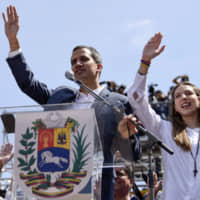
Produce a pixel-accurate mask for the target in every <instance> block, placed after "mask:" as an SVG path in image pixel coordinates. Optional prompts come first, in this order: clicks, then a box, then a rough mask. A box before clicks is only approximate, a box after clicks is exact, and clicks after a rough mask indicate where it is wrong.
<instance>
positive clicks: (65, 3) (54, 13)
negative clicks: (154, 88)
mask: <svg viewBox="0 0 200 200" xmlns="http://www.w3.org/2000/svg"><path fill="white" fill-rule="evenodd" d="M10 4H12V5H15V6H16V8H17V10H18V14H19V17H20V30H19V34H18V38H19V40H20V44H21V47H22V50H23V53H24V55H25V57H26V60H27V62H28V63H29V65H30V67H31V68H32V70H33V72H34V73H35V77H36V78H37V79H39V80H41V81H43V82H45V83H46V84H47V85H48V86H49V87H50V88H56V87H58V86H60V85H72V86H75V85H73V83H71V82H70V81H68V80H66V79H65V77H64V72H65V70H66V69H70V56H71V50H72V48H73V47H74V46H75V45H79V44H86V45H91V46H94V47H96V48H97V50H99V52H100V53H101V54H102V57H103V66H104V69H103V73H102V76H101V81H103V80H113V81H115V82H116V83H118V84H125V85H127V86H129V85H130V84H131V83H132V81H133V79H134V77H135V74H136V72H137V69H138V65H139V62H140V58H141V54H142V49H143V46H144V44H145V43H146V41H147V40H148V39H149V38H150V37H151V36H152V35H153V34H154V33H156V32H162V33H163V36H164V37H163V42H162V44H165V45H166V49H165V51H164V52H163V53H162V55H160V56H159V57H158V58H156V59H155V60H154V61H153V62H152V66H151V69H150V73H149V83H158V84H159V86H158V88H159V89H161V90H163V91H164V92H165V93H166V92H167V91H168V89H169V87H170V86H171V85H172V79H173V78H174V77H175V76H177V75H179V74H188V75H189V77H190V80H191V81H192V82H193V83H195V84H196V85H199V66H198V65H199V53H200V45H199V43H200V40H199V35H200V29H199V19H200V12H199V7H200V3H199V1H198V0H194V1H186V0H176V1H174V0H168V1H160V0H152V1H147V0H140V1H134V0H124V1H122V0H101V1H100V0H98V1H97V0H84V1H82V0H73V1H69V0H59V1H52V0H42V1H41V0H40V1H39V0H34V1H31V0H29V1H27V0H15V1H14V0H12V1H11V0H0V11H1V13H2V12H5V10H6V7H7V6H8V5H10ZM0 27H1V28H0V43H1V51H0V66H1V67H0V81H1V84H0V92H1V99H0V107H5V106H19V105H33V104H36V103H35V102H34V101H32V100H31V99H30V98H29V97H27V96H25V95H24V94H23V93H22V92H21V91H20V90H19V88H18V87H17V84H16V82H15V80H14V78H13V77H12V74H11V72H10V70H9V67H8V65H7V63H6V61H5V59H6V57H7V55H8V51H9V46H8V42H7V39H6V37H5V34H4V23H3V19H2V18H1V20H0Z"/></svg>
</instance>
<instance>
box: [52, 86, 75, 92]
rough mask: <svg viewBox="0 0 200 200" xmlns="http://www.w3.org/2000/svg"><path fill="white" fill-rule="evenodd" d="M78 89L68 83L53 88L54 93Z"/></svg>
mask: <svg viewBox="0 0 200 200" xmlns="http://www.w3.org/2000/svg"><path fill="white" fill-rule="evenodd" d="M77 91H78V90H77V89H75V88H73V87H69V86H66V85H62V86H59V87H57V88H55V89H54V90H53V93H52V94H55V93H58V92H59V93H60V92H61V93H62V92H63V93H77Z"/></svg>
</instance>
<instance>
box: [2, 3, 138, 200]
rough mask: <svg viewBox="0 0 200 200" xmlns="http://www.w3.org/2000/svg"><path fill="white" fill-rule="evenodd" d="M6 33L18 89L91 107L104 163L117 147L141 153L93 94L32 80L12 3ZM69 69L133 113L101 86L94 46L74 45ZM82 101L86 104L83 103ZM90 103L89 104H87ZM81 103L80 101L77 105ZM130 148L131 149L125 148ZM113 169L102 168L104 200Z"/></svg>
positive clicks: (131, 154) (46, 100)
mask: <svg viewBox="0 0 200 200" xmlns="http://www.w3.org/2000/svg"><path fill="white" fill-rule="evenodd" d="M3 19H4V23H5V33H6V36H7V38H8V41H9V45H10V52H9V56H8V59H7V62H8V64H9V66H10V69H11V71H12V74H13V75H14V77H15V80H16V82H17V84H18V86H19V87H20V88H21V90H22V91H23V92H24V93H25V94H27V95H28V96H29V97H31V98H32V99H33V100H35V101H36V102H37V103H39V104H43V105H44V104H60V103H72V102H75V103H76V104H73V105H72V107H70V109H86V108H87V109H88V108H94V110H95V113H96V118H97V123H98V127H99V132H100V136H101V140H102V145H103V154H104V164H110V163H113V153H114V152H115V151H116V150H119V151H120V152H121V154H122V156H123V157H125V158H126V159H129V160H131V161H133V160H137V159H138V158H139V156H140V151H141V148H140V144H139V140H138V138H137V137H136V138H135V141H134V145H133V146H132V148H131V147H130V145H129V141H128V140H127V139H123V138H121V136H120V134H119V132H118V130H117V125H118V122H119V121H120V120H121V119H122V115H121V114H119V113H118V112H115V111H114V110H113V109H112V108H111V107H109V106H107V105H106V104H103V103H100V102H98V103H97V102H96V100H95V99H94V97H93V96H92V95H90V94H88V92H87V91H86V90H85V89H84V88H80V89H79V90H77V89H74V88H70V87H67V86H61V87H58V88H56V89H54V90H51V89H49V88H48V87H47V85H46V84H44V83H42V82H40V81H38V80H36V79H35V77H34V74H33V72H32V71H31V69H30V68H29V66H28V65H27V63H26V60H25V58H24V56H23V54H22V50H21V48H20V44H19V40H18V38H17V33H18V30H19V17H18V14H17V11H16V9H15V7H14V6H9V7H8V8H7V18H6V15H5V14H4V13H3ZM71 69H72V71H73V72H74V76H75V78H76V79H77V80H79V81H82V82H83V83H84V84H85V85H86V86H87V87H88V88H90V89H91V90H93V91H94V92H95V93H96V94H98V95H100V96H101V97H103V98H105V99H106V100H107V101H108V102H109V103H110V104H112V105H113V106H115V107H117V108H118V109H120V111H121V112H120V113H123V112H124V111H125V112H126V113H132V112H133V111H132V109H131V106H130V105H129V103H128V99H127V98H126V97H125V96H124V95H120V94H118V93H114V92H110V91H108V90H107V89H106V88H104V87H101V86H100V83H99V79H100V74H101V72H102V69H103V65H102V59H101V56H100V54H99V53H98V52H97V50H96V49H94V48H93V47H89V46H77V47H75V48H74V49H73V51H72V56H71ZM84 102H85V104H83V103H84ZM86 102H92V103H86ZM79 103H81V104H79ZM128 147H130V148H128ZM113 181H114V174H113V168H103V172H102V193H101V198H102V199H103V200H112V199H113Z"/></svg>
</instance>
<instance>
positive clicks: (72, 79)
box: [65, 71, 174, 154]
mask: <svg viewBox="0 0 200 200" xmlns="http://www.w3.org/2000/svg"><path fill="white" fill-rule="evenodd" d="M65 77H66V78H67V79H68V80H71V81H73V82H75V83H76V84H78V85H79V86H80V87H82V88H83V89H85V90H86V91H87V92H88V93H89V94H90V95H92V96H93V97H94V98H95V99H97V100H98V101H100V102H102V103H104V104H106V105H108V106H110V107H111V108H112V109H113V110H114V111H115V112H117V113H119V114H120V115H122V116H125V113H123V112H121V110H120V109H119V108H117V107H115V106H113V105H112V104H110V103H109V102H108V101H107V100H106V99H104V98H102V97H101V96H99V95H98V94H96V93H95V92H94V91H93V90H91V89H90V88H88V87H87V86H86V85H85V84H84V83H83V82H81V81H80V80H77V79H76V78H75V77H74V73H73V72H72V71H66V72H65ZM129 121H130V122H131V123H132V124H134V125H135V126H136V128H137V129H138V130H140V131H141V132H143V133H144V134H146V135H148V136H149V138H150V139H151V140H152V141H154V142H155V143H157V144H158V145H159V146H160V147H162V148H163V149H164V150H165V151H167V152H168V153H169V154H173V153H174V152H173V151H172V150H171V149H169V147H167V146H166V145H165V144H164V143H163V142H162V141H161V140H160V139H158V138H157V137H155V136H154V135H152V133H150V132H149V131H147V130H146V129H145V128H144V127H142V126H141V125H140V124H138V123H137V122H134V121H131V120H129Z"/></svg>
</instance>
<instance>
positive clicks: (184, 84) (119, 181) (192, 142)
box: [0, 6, 200, 200]
mask: <svg viewBox="0 0 200 200" xmlns="http://www.w3.org/2000/svg"><path fill="white" fill-rule="evenodd" d="M3 20H4V23H5V34H6V36H7V39H8V42H9V47H10V51H9V54H8V58H7V62H8V65H9V67H10V70H11V71H12V74H13V76H14V78H15V80H16V82H17V84H18V86H19V87H20V89H21V90H22V91H23V92H24V93H25V94H26V95H27V96H29V97H30V98H32V99H33V100H35V101H36V102H37V103H38V104H41V105H44V104H57V103H69V102H70V103H71V102H75V103H83V102H91V103H87V104H86V106H84V105H81V107H79V105H78V104H76V105H72V107H71V108H70V109H76V110H79V109H85V108H91V107H93V108H94V110H95V114H96V118H97V123H98V127H99V132H100V137H101V140H102V145H103V154H104V164H105V165H106V164H107V163H113V162H114V158H115V152H116V151H119V152H120V155H121V156H122V157H123V159H126V160H129V163H133V162H135V161H137V160H138V159H140V158H141V145H140V140H139V134H137V133H138V131H140V128H139V129H138V127H139V126H144V127H145V128H146V129H147V130H149V131H151V132H152V134H153V135H154V136H155V137H158V138H159V139H160V140H161V141H163V142H164V143H165V144H166V145H168V146H169V148H171V149H173V152H174V154H173V155H169V154H168V153H167V152H166V151H165V150H164V149H162V158H163V167H164V178H163V187H162V194H161V199H163V200H169V199H170V200H177V199H181V200H192V199H195V200H196V199H199V198H200V190H199V188H198V187H199V184H200V175H199V168H200V156H199V141H200V134H199V132H200V113H199V112H200V89H199V88H198V87H196V86H195V85H193V84H192V83H190V82H189V78H188V76H186V75H183V76H178V77H176V78H175V79H174V80H173V81H174V83H175V84H176V85H175V86H173V87H171V89H170V92H169V95H170V96H169V95H168V96H167V95H164V94H163V93H162V91H160V90H154V89H155V88H154V87H155V85H150V86H149V94H147V91H146V83H147V73H148V72H149V68H150V66H151V61H152V59H154V58H155V57H158V56H159V55H160V54H161V53H162V52H164V49H165V46H164V45H163V46H160V45H161V41H162V34H161V33H156V34H155V35H154V36H153V37H152V38H150V40H149V41H148V42H147V44H146V45H145V46H144V49H143V53H142V59H141V63H140V66H139V69H138V72H137V74H136V78H135V81H134V83H133V84H132V86H131V87H130V88H129V89H128V90H127V92H125V89H126V86H124V85H121V86H117V85H116V84H115V83H114V82H112V81H106V82H100V81H99V80H100V75H101V72H102V69H103V64H102V58H101V56H100V54H99V52H98V51H97V50H96V49H95V48H93V47H90V46H76V47H75V48H74V49H73V50H72V56H71V69H72V71H73V73H74V76H75V78H76V79H77V80H79V81H81V82H82V83H84V84H85V85H86V86H87V87H88V88H90V89H91V90H92V91H93V92H95V93H96V94H97V95H99V96H101V97H102V98H104V99H105V100H106V101H107V102H109V103H110V104H111V105H113V106H114V107H115V108H117V110H118V112H116V109H115V110H114V109H113V107H109V106H108V105H106V104H104V103H102V102H99V103H98V104H96V103H94V102H95V100H96V99H95V98H94V97H93V96H92V95H91V94H90V93H89V92H88V90H86V89H85V88H83V87H80V88H79V89H78V90H77V89H73V88H71V87H67V86H63V87H58V88H56V89H53V90H52V89H49V88H48V86H47V85H46V84H45V83H43V82H40V81H38V80H37V79H36V78H35V76H34V74H33V72H32V71H31V68H30V67H29V66H28V64H27V61H26V59H25V58H24V55H23V53H22V49H21V46H20V42H19V39H18V31H19V16H18V13H17V10H16V8H15V7H14V6H9V7H8V8H7V12H6V14H5V13H3ZM103 84H107V88H105V87H103V86H102V85H103ZM163 105H165V106H163ZM136 116H137V118H136ZM111 119H112V120H111ZM138 120H139V121H138ZM12 157H13V153H12V145H11V144H6V145H5V146H2V149H1V151H0V167H1V168H2V167H3V166H4V165H5V164H6V163H7V162H8V161H9V160H10V159H11V158H12ZM118 161H119V160H118ZM120 162H122V163H123V164H124V166H123V167H120V168H115V169H114V168H113V167H110V168H103V170H102V184H101V186H102V187H101V191H100V192H99V193H100V195H99V196H100V198H101V199H102V200H113V199H115V200H138V199H140V200H141V199H145V200H151V199H154V197H155V196H156V195H157V192H158V191H159V190H160V187H161V182H159V183H158V182H157V176H156V174H155V175H154V189H153V194H152V193H151V190H149V192H148V194H147V195H146V197H145V196H140V194H139V193H137V194H135V195H133V193H132V192H133V185H134V176H133V174H134V173H133V170H134V169H133V168H131V166H132V165H131V166H130V165H129V166H128V165H127V164H126V161H122V159H121V160H120ZM147 184H148V182H147ZM99 193H98V194H99Z"/></svg>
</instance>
